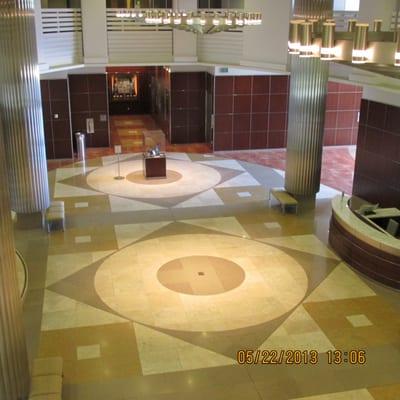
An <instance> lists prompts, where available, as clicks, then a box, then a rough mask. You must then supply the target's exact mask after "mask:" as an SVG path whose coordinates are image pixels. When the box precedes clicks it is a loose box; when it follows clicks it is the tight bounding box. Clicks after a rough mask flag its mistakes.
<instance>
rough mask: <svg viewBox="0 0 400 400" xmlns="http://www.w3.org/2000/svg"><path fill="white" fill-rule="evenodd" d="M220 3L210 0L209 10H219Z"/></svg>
mask: <svg viewBox="0 0 400 400" xmlns="http://www.w3.org/2000/svg"><path fill="white" fill-rule="evenodd" d="M221 7H222V1H221V0H210V8H221Z"/></svg>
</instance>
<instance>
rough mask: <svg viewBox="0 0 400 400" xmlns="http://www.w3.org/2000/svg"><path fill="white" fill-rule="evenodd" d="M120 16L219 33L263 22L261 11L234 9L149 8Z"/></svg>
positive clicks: (191, 30) (176, 27)
mask: <svg viewBox="0 0 400 400" xmlns="http://www.w3.org/2000/svg"><path fill="white" fill-rule="evenodd" d="M116 17H118V18H134V19H135V20H136V21H138V22H142V21H143V22H144V23H146V24H149V25H164V26H169V27H171V28H175V29H181V30H185V31H189V32H193V33H203V34H210V33H217V32H222V31H227V30H230V29H237V28H242V27H245V26H258V25H261V24H262V16H261V13H259V12H242V11H240V12H237V11H233V10H218V11H216V10H213V11H199V10H194V11H189V12H186V11H182V10H172V9H149V10H146V11H145V10H142V11H140V13H137V12H132V13H131V12H128V11H127V10H121V11H118V12H117V13H116Z"/></svg>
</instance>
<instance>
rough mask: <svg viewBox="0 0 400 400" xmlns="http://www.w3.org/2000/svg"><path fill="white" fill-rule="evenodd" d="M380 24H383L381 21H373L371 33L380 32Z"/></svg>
mask: <svg viewBox="0 0 400 400" xmlns="http://www.w3.org/2000/svg"><path fill="white" fill-rule="evenodd" d="M382 23H383V21H382V20H381V19H375V20H374V28H373V31H374V32H381V31H382Z"/></svg>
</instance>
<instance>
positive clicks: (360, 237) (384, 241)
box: [329, 196, 400, 289]
mask: <svg viewBox="0 0 400 400" xmlns="http://www.w3.org/2000/svg"><path fill="white" fill-rule="evenodd" d="M348 201H349V197H347V196H343V197H342V196H337V197H335V198H334V199H333V200H332V219H331V224H330V231H329V243H330V244H331V246H332V247H333V249H334V250H335V251H336V252H337V253H338V254H339V255H340V257H341V258H342V259H343V260H344V261H346V262H347V263H348V264H350V265H351V266H352V267H353V268H355V269H357V270H359V271H360V272H362V273H364V274H365V275H368V276H369V277H370V278H372V279H374V280H376V281H379V282H381V283H384V284H386V285H388V286H392V287H394V288H397V289H400V240H399V239H397V238H395V237H393V236H391V235H389V234H388V233H386V232H384V231H383V230H382V229H381V230H378V229H376V228H374V227H373V226H371V225H369V224H368V221H363V220H362V219H361V218H360V217H359V216H357V215H356V214H355V213H354V212H353V211H352V210H351V209H350V208H349V206H348Z"/></svg>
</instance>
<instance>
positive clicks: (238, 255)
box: [94, 233, 308, 332]
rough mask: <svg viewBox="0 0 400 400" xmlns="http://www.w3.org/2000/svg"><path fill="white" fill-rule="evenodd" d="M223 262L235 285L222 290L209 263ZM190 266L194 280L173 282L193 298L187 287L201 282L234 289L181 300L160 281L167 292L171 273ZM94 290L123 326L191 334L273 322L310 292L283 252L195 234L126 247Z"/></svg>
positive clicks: (299, 270) (234, 239) (107, 265)
mask: <svg viewBox="0 0 400 400" xmlns="http://www.w3.org/2000/svg"><path fill="white" fill-rule="evenodd" d="M221 259H222V260H224V261H227V262H228V263H229V266H228V265H226V267H227V268H228V267H229V268H230V269H231V271H232V276H233V282H229V283H228V282H227V276H226V275H225V274H222V275H223V276H222V277H218V278H217V277H214V278H213V279H211V278H210V276H209V274H211V273H213V272H215V273H217V272H216V271H219V269H218V267H216V266H215V264H218V263H219V262H220V260H221ZM177 261H180V262H178V263H177ZM189 261H191V263H192V264H194V265H195V266H196V268H194V267H193V269H192V270H191V273H192V274H193V275H192V278H191V279H189V278H187V277H186V278H181V277H179V279H178V282H183V283H187V282H190V283H191V286H192V288H191V290H192V291H194V292H197V293H201V290H203V289H201V288H199V286H196V287H195V290H193V286H194V284H193V282H196V283H198V284H199V285H200V283H201V282H202V281H201V279H204V282H205V284H206V285H207V286H208V287H210V284H211V283H212V284H213V287H214V288H215V286H216V285H217V284H218V283H219V284H221V282H222V283H223V284H226V285H229V286H226V287H227V288H229V287H234V286H235V285H239V286H236V287H235V288H234V289H231V290H227V291H223V292H222V293H218V294H215V295H211V296H205V295H195V294H193V295H188V294H184V290H185V289H183V288H182V286H183V285H182V286H180V289H179V290H180V291H178V288H177V287H176V286H175V290H170V289H169V288H168V287H167V286H166V280H169V282H168V284H169V285H171V281H172V282H173V280H172V279H173V278H174V279H176V276H177V275H176V274H171V269H173V268H174V267H176V268H177V269H178V270H179V269H181V270H182V264H184V265H185V264H186V262H189ZM196 264H197V265H196ZM234 266H235V267H234ZM236 266H238V267H236ZM237 268H240V269H242V270H243V272H244V274H245V279H244V280H243V281H242V282H241V283H239V282H240V278H237V277H236V276H235V275H237V273H240V271H239V270H238V269H237ZM183 269H184V268H183ZM221 270H222V271H224V268H221ZM164 272H165V273H166V274H165V275H164ZM185 272H186V271H185ZM224 275H225V276H224ZM207 279H208V282H207ZM94 283H95V287H96V291H97V293H98V295H99V297H100V298H101V299H102V301H103V302H104V303H105V304H107V305H108V306H109V307H110V308H111V309H113V310H115V311H116V312H117V313H118V314H119V315H122V316H124V317H125V318H127V319H130V320H132V321H136V322H139V323H142V324H146V325H149V326H156V327H159V328H163V329H172V330H180V331H193V332H203V331H209V332H211V331H227V330H233V329H240V328H245V327H249V326H254V325H260V324H262V323H265V322H267V321H272V320H273V319H276V318H278V317H280V316H281V315H284V314H285V313H287V312H288V311H290V310H292V309H293V308H294V307H296V306H297V305H298V304H299V302H300V301H301V300H302V299H303V298H304V295H305V293H306V291H307V287H308V279H307V275H306V273H305V272H304V269H303V268H302V266H301V265H300V264H299V263H298V262H297V261H296V260H295V259H294V258H293V257H291V256H290V255H288V254H286V253H285V252H284V251H282V250H281V249H278V248H275V247H273V246H270V245H268V244H265V243H261V242H257V241H253V240H249V239H244V238H240V237H234V236H227V235H218V234H200V233H196V234H180V235H179V234H177V235H166V236H160V237H156V238H152V239H148V240H143V241H139V242H135V243H133V244H132V245H129V246H127V247H124V248H123V249H121V250H119V251H117V252H116V253H114V254H113V255H111V256H110V257H108V258H106V259H105V260H104V261H103V263H102V264H101V266H100V268H99V269H98V270H97V273H96V277H95V282H94ZM214 290H215V289H214ZM219 290H222V289H219ZM186 291H188V290H187V289H186Z"/></svg>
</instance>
